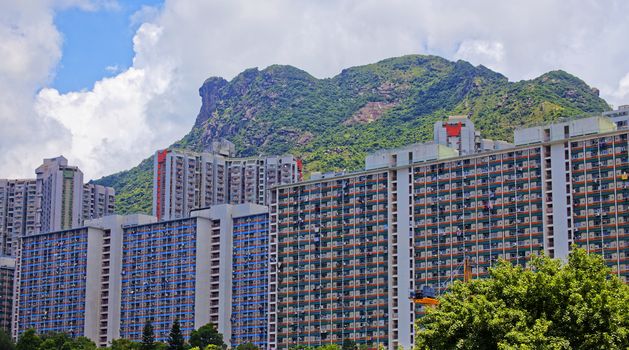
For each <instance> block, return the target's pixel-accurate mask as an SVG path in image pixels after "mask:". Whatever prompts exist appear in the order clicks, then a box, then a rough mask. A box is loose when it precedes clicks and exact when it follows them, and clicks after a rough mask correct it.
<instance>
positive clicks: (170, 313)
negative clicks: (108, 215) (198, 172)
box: [120, 204, 268, 343]
mask: <svg viewBox="0 0 629 350" xmlns="http://www.w3.org/2000/svg"><path fill="white" fill-rule="evenodd" d="M267 212H268V208H267V207H264V206H260V205H256V204H241V205H236V206H232V205H215V206H212V207H210V208H208V209H200V210H194V211H192V216H191V217H189V218H183V219H175V220H168V221H161V222H157V223H151V224H146V225H138V226H129V227H126V228H124V246H123V260H122V274H123V278H122V294H121V300H122V304H121V313H120V336H121V337H124V338H127V339H133V340H140V339H141V338H142V328H143V327H144V324H145V323H146V321H147V320H151V321H152V323H153V326H154V327H155V338H156V339H157V340H159V341H166V340H167V339H168V335H169V332H170V327H171V326H172V323H173V321H174V320H175V319H178V320H179V322H180V324H181V329H182V333H183V334H184V336H185V337H188V336H189V335H190V333H191V332H192V330H194V329H198V328H199V327H201V326H203V325H205V324H207V323H210V322H211V323H213V324H215V325H216V326H217V329H218V331H219V332H221V333H222V334H223V336H224V339H225V342H227V343H229V342H230V340H232V339H234V340H238V339H240V338H239V337H238V336H234V337H233V338H232V330H233V329H236V331H240V330H241V328H242V327H246V326H248V325H250V324H255V322H257V321H258V320H255V319H254V320H252V319H250V318H249V317H250V316H254V314H253V313H247V312H246V311H248V309H249V308H251V306H250V305H248V304H247V303H246V302H244V301H243V300H241V299H242V298H241V297H239V296H240V295H244V296H245V297H246V298H252V297H253V294H258V293H264V291H263V290H262V289H264V287H265V285H264V284H263V282H265V281H264V280H261V281H259V282H258V283H254V282H252V281H251V280H248V279H245V278H242V276H241V275H242V274H243V273H251V272H255V271H251V270H248V268H249V267H250V265H249V263H250V262H252V261H254V260H251V259H253V258H255V259H257V260H260V259H261V257H262V256H263V255H262V254H265V253H266V246H259V247H257V248H258V249H259V251H255V254H260V255H259V256H254V255H253V254H254V250H253V247H251V246H250V244H251V242H253V241H254V239H255V238H247V237H246V236H245V235H247V234H252V235H255V236H256V237H258V236H260V235H264V234H263V233H264V232H268V219H266V220H264V218H263V217H268V214H267ZM247 223H249V224H252V225H253V224H257V225H258V229H259V230H260V231H256V232H249V231H248V230H247V229H246V227H247V226H246V225H245V224H247ZM257 260H256V261H257ZM243 269H244V271H245V272H242V271H243ZM234 281H235V283H234ZM256 286H257V287H258V288H260V290H261V291H260V292H256V291H254V290H253V287H256ZM232 298H233V300H232ZM258 298H259V297H258ZM251 300H252V299H251ZM248 301H249V300H248ZM239 303H240V304H239ZM245 304H247V305H245ZM232 307H234V308H235V309H234V310H232ZM234 311H235V312H236V313H235V314H234V315H235V316H233V315H232V313H233V312H234ZM255 311H256V312H260V314H259V315H258V317H257V318H261V317H262V318H265V319H266V309H264V310H258V309H255ZM239 312H240V313H239ZM244 313H247V315H246V316H247V317H238V316H237V315H240V314H244ZM252 322H253V323H252ZM232 323H235V328H234V326H233V325H232ZM264 340H266V335H265V336H264Z"/></svg>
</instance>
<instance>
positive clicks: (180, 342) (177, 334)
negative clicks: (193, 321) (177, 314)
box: [168, 320, 186, 350]
mask: <svg viewBox="0 0 629 350" xmlns="http://www.w3.org/2000/svg"><path fill="white" fill-rule="evenodd" d="M185 345H186V341H185V340H184V338H183V334H182V333H181V326H180V324H179V320H175V321H174V322H173V325H172V327H171V328H170V334H169V335H168V350H184V349H185Z"/></svg>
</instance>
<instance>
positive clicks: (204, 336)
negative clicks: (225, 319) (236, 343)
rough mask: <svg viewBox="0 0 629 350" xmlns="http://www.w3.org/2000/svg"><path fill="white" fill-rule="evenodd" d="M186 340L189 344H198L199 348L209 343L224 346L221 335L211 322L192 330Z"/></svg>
mask: <svg viewBox="0 0 629 350" xmlns="http://www.w3.org/2000/svg"><path fill="white" fill-rule="evenodd" d="M188 342H189V343H190V345H191V346H193V347H194V346H198V347H199V348H201V349H203V348H205V347H206V346H208V345H211V344H212V345H216V346H219V347H221V348H222V347H224V346H225V342H223V335H222V334H221V333H219V332H218V330H217V329H216V327H215V326H214V325H213V324H211V323H208V324H206V325H205V326H202V327H201V328H199V329H197V330H194V331H192V333H191V334H190V339H189V340H188Z"/></svg>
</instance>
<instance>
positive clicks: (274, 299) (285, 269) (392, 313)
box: [269, 170, 401, 349]
mask: <svg viewBox="0 0 629 350" xmlns="http://www.w3.org/2000/svg"><path fill="white" fill-rule="evenodd" d="M392 191H393V188H392V179H391V178H390V173H389V172H388V171H386V170H384V171H374V172H365V173H361V174H357V175H348V176H342V177H337V178H332V179H322V180H320V181H319V180H315V181H310V182H305V183H299V184H294V185H287V186H282V187H279V188H278V189H277V192H276V196H277V197H276V201H275V202H274V204H273V205H272V208H271V248H270V250H271V268H272V270H271V273H270V281H271V283H270V293H271V294H270V301H269V303H270V319H269V343H270V348H282V349H285V348H288V347H290V346H292V345H297V344H303V345H308V346H318V345H322V344H326V343H339V344H340V343H342V341H343V340H344V339H352V340H354V341H356V342H357V343H360V344H367V345H369V346H380V345H383V346H385V347H389V346H391V345H392V344H393V343H394V339H395V338H396V337H397V335H398V334H397V331H396V330H397V327H398V326H399V324H398V318H397V316H396V315H397V306H396V304H395V301H396V300H397V294H396V293H394V291H396V290H397V288H398V287H397V283H396V282H397V279H398V269H399V267H400V266H399V265H398V261H399V260H398V259H399V255H398V253H399V252H400V250H401V249H399V248H398V246H397V243H396V242H395V240H394V239H391V236H393V235H395V234H396V233H395V232H394V231H392V228H393V225H389V223H391V220H393V219H394V218H393V216H392V212H391V210H390V209H391V207H390V206H391V201H392V196H393V193H392Z"/></svg>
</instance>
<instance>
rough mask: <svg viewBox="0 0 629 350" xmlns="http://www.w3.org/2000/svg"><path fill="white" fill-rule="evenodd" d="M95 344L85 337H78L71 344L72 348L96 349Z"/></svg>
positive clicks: (78, 349)
mask: <svg viewBox="0 0 629 350" xmlns="http://www.w3.org/2000/svg"><path fill="white" fill-rule="evenodd" d="M96 349H97V347H96V344H94V342H93V341H91V340H90V339H89V338H86V337H78V338H76V340H75V341H74V344H73V345H72V350H96Z"/></svg>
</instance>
